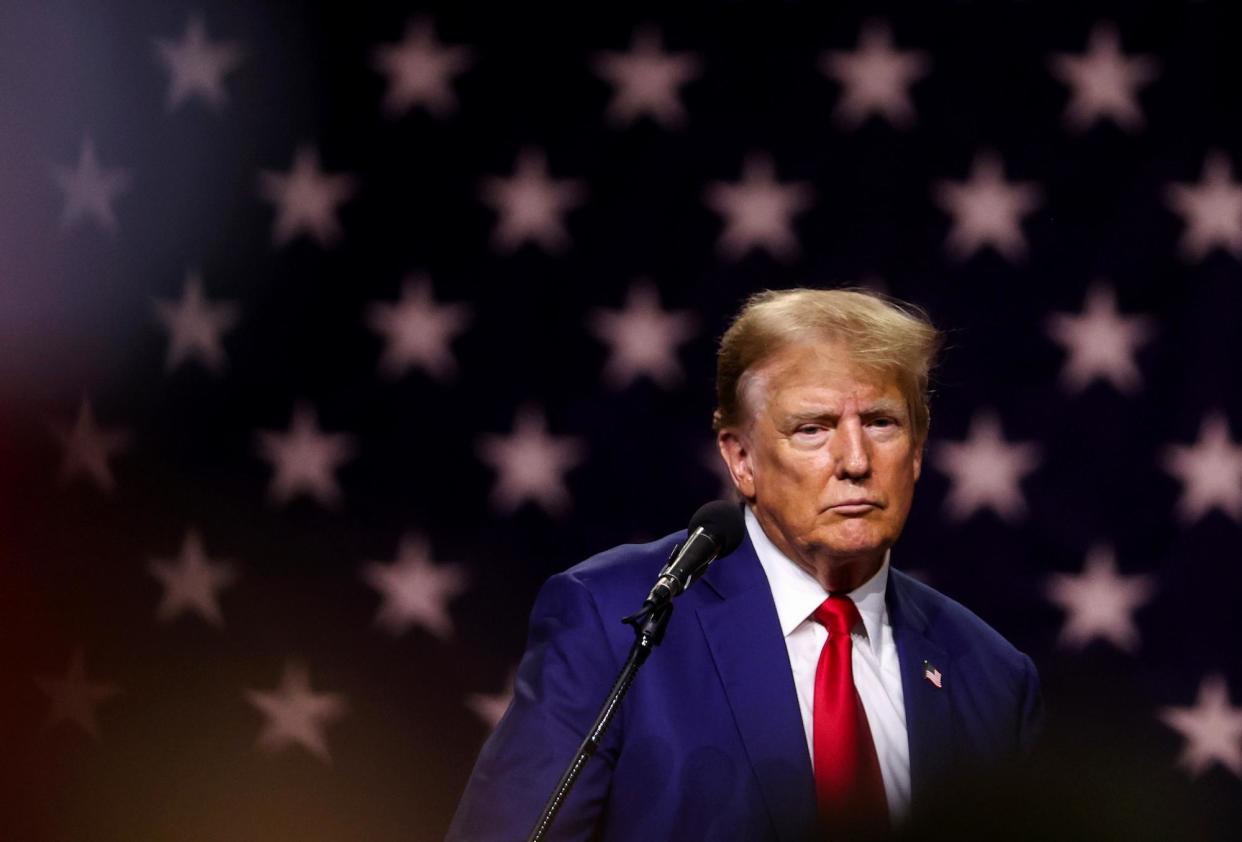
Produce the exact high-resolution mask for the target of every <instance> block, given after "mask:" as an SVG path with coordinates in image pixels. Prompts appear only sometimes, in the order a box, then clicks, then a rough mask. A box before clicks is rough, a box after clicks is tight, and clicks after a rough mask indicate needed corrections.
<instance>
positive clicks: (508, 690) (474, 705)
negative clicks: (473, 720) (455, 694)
mask: <svg viewBox="0 0 1242 842" xmlns="http://www.w3.org/2000/svg"><path fill="white" fill-rule="evenodd" d="M514 680H515V676H514V674H513V673H512V672H510V673H509V678H508V680H507V681H506V682H505V686H504V687H503V688H502V689H501V690H500V692H498V693H471V694H470V695H469V696H467V697H466V706H467V707H469V708H470V710H472V711H473V712H474V715H475V716H477V717H478V718H479V720H480V721H481V722H482V723H483V724H484V725H486V726H487V727H488V728H489V729H492V730H494V729H495V728H496V726H497V725H499V724H500V720H501V718H502V717H503V716H504V715H505V711H507V710H508V709H509V705H510V704H512V702H513V685H514Z"/></svg>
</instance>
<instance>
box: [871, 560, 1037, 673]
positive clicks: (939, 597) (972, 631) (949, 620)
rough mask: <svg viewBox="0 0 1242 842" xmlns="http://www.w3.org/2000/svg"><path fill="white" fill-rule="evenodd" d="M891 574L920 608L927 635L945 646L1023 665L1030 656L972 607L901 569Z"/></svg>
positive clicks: (898, 585) (899, 586)
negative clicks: (971, 608) (972, 609)
mask: <svg viewBox="0 0 1242 842" xmlns="http://www.w3.org/2000/svg"><path fill="white" fill-rule="evenodd" d="M892 576H893V578H894V581H893V585H894V586H895V587H896V588H897V589H899V590H900V591H901V594H902V596H903V597H904V598H905V599H906V600H907V601H908V603H910V604H912V605H913V606H914V607H915V609H916V610H917V611H919V612H921V614H922V617H923V619H924V621H925V622H926V624H927V630H928V633H929V635H930V636H931V637H933V638H934V639H936V641H937V642H938V643H940V644H941V645H942V646H944V647H945V648H946V649H948V650H949V651H952V652H960V653H963V654H966V653H970V654H974V655H976V656H982V657H984V658H986V659H988V660H991V661H1000V662H1002V663H1005V664H1007V665H1008V666H1010V667H1011V668H1013V669H1014V670H1018V671H1021V670H1024V669H1026V664H1027V663H1028V662H1029V661H1030V659H1029V658H1028V657H1027V656H1026V655H1025V654H1024V653H1023V652H1021V651H1020V650H1019V649H1018V648H1017V647H1016V646H1014V645H1013V644H1012V643H1010V642H1009V641H1008V640H1007V639H1006V638H1005V637H1004V635H1002V634H1001V633H1000V632H998V631H997V630H996V629H994V628H992V626H990V625H989V624H988V623H987V622H986V621H985V620H984V619H983V618H982V617H980V616H979V615H978V614H976V613H975V612H974V611H971V610H970V609H969V608H967V607H966V606H965V605H962V604H961V603H960V602H958V601H957V600H955V599H953V598H952V597H949V596H946V595H945V594H943V593H941V592H940V591H938V590H936V589H935V588H933V587H931V586H930V585H928V584H926V583H924V582H920V581H919V580H918V579H915V578H914V577H912V576H910V575H909V574H906V573H903V572H901V571H900V570H896V569H894V570H893V571H892ZM907 610H908V609H907Z"/></svg>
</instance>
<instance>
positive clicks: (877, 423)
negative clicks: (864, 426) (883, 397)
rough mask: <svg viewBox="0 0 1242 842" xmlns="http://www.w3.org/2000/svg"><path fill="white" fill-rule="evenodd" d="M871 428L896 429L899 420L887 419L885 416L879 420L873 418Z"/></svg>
mask: <svg viewBox="0 0 1242 842" xmlns="http://www.w3.org/2000/svg"><path fill="white" fill-rule="evenodd" d="M871 426H872V427H895V426H897V419H896V418H887V417H884V416H881V417H879V418H873V419H871Z"/></svg>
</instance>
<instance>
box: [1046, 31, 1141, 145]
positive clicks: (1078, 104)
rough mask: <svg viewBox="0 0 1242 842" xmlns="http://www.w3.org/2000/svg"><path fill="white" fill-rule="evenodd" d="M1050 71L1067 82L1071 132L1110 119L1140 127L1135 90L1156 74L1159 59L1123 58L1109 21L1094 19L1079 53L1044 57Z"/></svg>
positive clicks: (1126, 126) (1129, 128)
mask: <svg viewBox="0 0 1242 842" xmlns="http://www.w3.org/2000/svg"><path fill="white" fill-rule="evenodd" d="M1048 64H1049V67H1050V68H1051V69H1052V75H1053V76H1055V77H1056V78H1057V79H1059V80H1061V81H1062V82H1064V83H1065V84H1067V85H1069V86H1070V88H1071V90H1070V101H1069V104H1068V105H1067V106H1066V107H1065V124H1066V125H1067V126H1069V128H1070V129H1072V130H1074V131H1083V130H1085V129H1087V128H1090V127H1091V125H1092V124H1094V123H1095V122H1097V121H1099V120H1105V119H1111V120H1112V121H1113V122H1114V123H1116V124H1117V125H1118V126H1120V127H1121V128H1123V129H1125V130H1126V131H1135V130H1137V129H1140V128H1142V127H1143V111H1142V109H1140V108H1139V104H1138V89H1139V87H1140V86H1142V85H1145V84H1147V83H1149V82H1151V81H1152V80H1153V79H1155V78H1156V77H1157V76H1158V75H1159V72H1158V71H1159V68H1160V63H1159V62H1158V61H1156V60H1155V59H1154V58H1152V57H1151V56H1130V57H1127V56H1126V55H1125V54H1124V53H1122V52H1121V38H1120V36H1118V34H1117V27H1116V26H1114V25H1113V24H1111V23H1098V24H1096V25H1095V28H1094V29H1092V30H1091V35H1090V36H1089V37H1088V39H1087V51H1086V52H1085V53H1083V54H1081V55H1077V54H1073V53H1056V54H1055V55H1053V56H1052V57H1051V58H1050V59H1049V60H1048Z"/></svg>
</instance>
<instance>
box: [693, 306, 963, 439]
mask: <svg viewBox="0 0 1242 842" xmlns="http://www.w3.org/2000/svg"><path fill="white" fill-rule="evenodd" d="M825 339H826V340H829V341H834V342H840V343H842V344H843V345H844V346H845V347H846V348H847V349H848V351H849V354H850V359H851V361H852V362H853V363H854V364H855V365H858V366H860V367H862V368H863V369H865V370H870V371H873V372H876V373H878V374H882V375H888V376H892V377H894V378H895V379H896V381H897V386H898V388H899V389H900V390H901V394H902V396H903V397H904V398H905V401H906V405H907V407H908V408H909V411H910V424H911V429H912V431H913V433H914V440H915V442H917V443H918V444H922V443H923V442H924V441H926V438H927V428H928V425H929V424H930V422H931V411H930V408H929V405H928V404H929V393H928V376H929V373H930V371H931V367H932V363H933V361H934V359H935V356H936V353H937V351H939V350H940V344H941V341H942V337H941V334H940V331H938V330H936V328H935V327H933V326H932V324H931V322H930V320H928V318H927V314H926V313H924V312H923V311H922V310H921V309H919V308H918V307H915V306H914V305H912V304H906V303H904V302H901V301H897V300H896V299H891V298H886V297H883V296H881V295H879V294H877V293H874V292H871V291H869V290H859V289H784V290H766V291H764V292H760V293H756V294H755V295H752V296H751V297H750V298H749V299H748V300H747V301H746V304H745V305H744V306H743V307H742V309H741V311H740V312H739V313H738V314H737V316H736V317H735V318H734V320H733V323H732V324H731V325H729V329H728V330H726V331H725V334H724V336H723V337H721V339H720V348H719V350H718V351H717V353H716V401H717V408H716V412H715V414H714V416H713V418H712V427H713V429H715V430H716V431H717V432H719V431H720V430H721V429H722V428H724V427H736V426H738V425H739V424H740V423H741V422H742V420H743V418H744V416H745V412H744V410H745V406H744V403H745V401H744V400H743V396H742V394H741V387H742V386H743V385H744V384H743V383H742V378H743V376H744V375H745V374H746V372H747V371H749V370H751V369H752V368H754V367H755V366H756V365H758V364H759V363H761V362H763V360H765V359H767V358H768V357H769V356H771V355H772V354H774V353H776V352H777V351H780V350H781V349H783V348H786V347H788V346H790V345H794V344H796V343H799V342H807V341H816V340H825Z"/></svg>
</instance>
